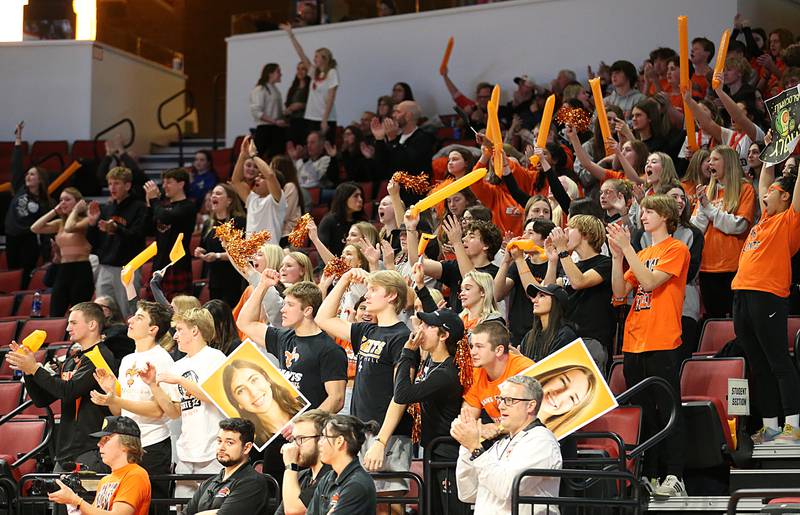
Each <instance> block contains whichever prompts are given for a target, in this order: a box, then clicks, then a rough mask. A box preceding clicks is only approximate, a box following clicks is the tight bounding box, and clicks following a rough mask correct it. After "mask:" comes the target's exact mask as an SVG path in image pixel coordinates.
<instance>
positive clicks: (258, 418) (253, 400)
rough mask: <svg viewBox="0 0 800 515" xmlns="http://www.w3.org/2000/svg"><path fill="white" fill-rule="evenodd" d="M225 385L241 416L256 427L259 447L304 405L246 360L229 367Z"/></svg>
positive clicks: (227, 395) (229, 399)
mask: <svg viewBox="0 0 800 515" xmlns="http://www.w3.org/2000/svg"><path fill="white" fill-rule="evenodd" d="M222 386H223V388H225V396H226V397H227V399H228V402H230V404H231V406H233V407H234V408H235V409H236V411H238V412H239V416H240V417H242V418H244V419H246V420H249V421H251V422H252V423H253V425H255V427H256V438H255V445H256V447H261V446H263V445H264V444H266V443H267V442H268V441H269V440H270V439H271V438H272V437H273V436H274V435H275V433H277V432H278V431H280V430H281V429H282V428H283V427H284V426H285V425H286V424H288V423H289V421H290V420H291V419H292V418H293V417H294V416H295V415H296V414H297V412H298V411H300V410H301V409H303V406H304V402H303V401H302V399H300V398H298V397H295V396H293V395H292V393H291V391H290V390H289V389H288V388H286V387H285V386H283V385H281V384H279V383H278V382H276V381H275V380H273V379H272V378H271V377H270V376H269V373H268V372H267V371H266V370H264V369H263V368H261V367H260V366H258V365H256V364H255V363H251V362H249V361H245V360H243V359H235V360H233V361H232V362H231V363H230V364H229V365H227V366H226V367H225V370H224V371H223V372H222Z"/></svg>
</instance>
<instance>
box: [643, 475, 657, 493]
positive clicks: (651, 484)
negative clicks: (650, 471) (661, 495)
mask: <svg viewBox="0 0 800 515" xmlns="http://www.w3.org/2000/svg"><path fill="white" fill-rule="evenodd" d="M642 486H644V489H645V490H647V493H648V494H649V495H650V497H653V496H654V495H655V493H656V488H658V478H655V477H654V478H651V479H648V478H647V476H642Z"/></svg>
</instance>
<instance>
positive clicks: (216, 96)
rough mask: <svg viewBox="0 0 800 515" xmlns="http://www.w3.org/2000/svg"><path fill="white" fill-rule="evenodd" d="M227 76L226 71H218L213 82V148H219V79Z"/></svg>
mask: <svg viewBox="0 0 800 515" xmlns="http://www.w3.org/2000/svg"><path fill="white" fill-rule="evenodd" d="M225 76H226V73H225V72H222V73H218V74H216V75H214V79H213V82H212V83H211V99H212V100H211V102H212V104H211V134H212V138H213V139H212V143H211V148H212V149H213V150H217V145H218V144H217V139H219V138H218V134H217V125H218V124H219V119H218V117H217V108H218V107H219V99H220V97H219V91H220V88H219V80H220V79H221V78H223V77H225Z"/></svg>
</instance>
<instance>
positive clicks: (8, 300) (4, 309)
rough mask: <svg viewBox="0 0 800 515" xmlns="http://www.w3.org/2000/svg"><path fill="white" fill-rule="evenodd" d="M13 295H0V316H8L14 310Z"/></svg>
mask: <svg viewBox="0 0 800 515" xmlns="http://www.w3.org/2000/svg"><path fill="white" fill-rule="evenodd" d="M14 299H16V296H15V295H0V317H7V316H10V315H11V313H12V312H13V311H14Z"/></svg>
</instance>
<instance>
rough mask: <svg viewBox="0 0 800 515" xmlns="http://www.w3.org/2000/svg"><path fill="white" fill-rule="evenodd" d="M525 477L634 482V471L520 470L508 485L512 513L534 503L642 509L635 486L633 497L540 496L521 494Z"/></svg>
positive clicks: (512, 514) (517, 512) (513, 514)
mask: <svg viewBox="0 0 800 515" xmlns="http://www.w3.org/2000/svg"><path fill="white" fill-rule="evenodd" d="M526 477H557V478H578V479H586V480H591V479H597V480H601V479H608V480H614V479H615V480H618V481H619V480H622V481H631V482H634V481H635V479H634V477H633V474H631V473H630V472H621V471H616V470H575V469H527V470H523V471H522V472H520V473H519V474H517V476H516V477H515V478H514V483H513V484H512V486H511V515H519V508H520V504H536V505H543V504H546V505H551V504H553V505H555V506H561V505H567V506H592V507H598V506H604V507H609V508H612V507H613V508H618V509H628V510H633V512H634V513H637V514H638V513H639V512H640V511H641V508H642V506H641V500H640V499H639V497H638V489H636V488H634V489H633V491H634V496H633V497H631V498H627V499H626V498H617V499H606V498H602V497H566V496H565V497H544V496H542V497H539V496H534V495H521V494H520V492H519V488H520V486H521V484H522V480H523V479H524V478H526Z"/></svg>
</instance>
